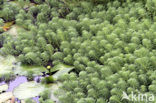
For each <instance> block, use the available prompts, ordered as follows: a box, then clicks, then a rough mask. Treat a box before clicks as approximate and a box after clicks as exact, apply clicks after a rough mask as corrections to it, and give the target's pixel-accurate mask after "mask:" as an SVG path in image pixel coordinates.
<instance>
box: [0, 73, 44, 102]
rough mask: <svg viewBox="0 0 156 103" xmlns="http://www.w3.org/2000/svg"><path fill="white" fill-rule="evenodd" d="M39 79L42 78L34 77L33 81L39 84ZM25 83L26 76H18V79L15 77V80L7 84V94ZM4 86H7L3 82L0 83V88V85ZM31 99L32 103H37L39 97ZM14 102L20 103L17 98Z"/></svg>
mask: <svg viewBox="0 0 156 103" xmlns="http://www.w3.org/2000/svg"><path fill="white" fill-rule="evenodd" d="M41 77H42V76H36V77H35V78H34V81H36V82H37V83H39V82H40V79H41ZM25 82H28V80H27V77H26V76H18V77H16V79H15V80H13V81H10V82H9V88H8V90H7V92H12V91H13V90H14V89H15V88H16V87H18V86H19V85H20V84H23V83H25ZM4 84H7V83H5V82H4V81H3V82H0V86H1V85H4ZM32 99H33V100H34V101H36V103H39V96H38V97H34V98H32ZM16 101H17V102H18V103H21V101H20V100H18V99H17V98H16Z"/></svg>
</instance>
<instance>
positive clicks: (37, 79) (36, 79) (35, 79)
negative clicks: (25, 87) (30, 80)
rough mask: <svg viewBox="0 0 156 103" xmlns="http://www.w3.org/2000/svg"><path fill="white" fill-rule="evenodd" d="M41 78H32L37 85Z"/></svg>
mask: <svg viewBox="0 0 156 103" xmlns="http://www.w3.org/2000/svg"><path fill="white" fill-rule="evenodd" d="M41 78H42V76H36V77H35V78H34V81H35V82H37V83H39V82H40V80H41Z"/></svg>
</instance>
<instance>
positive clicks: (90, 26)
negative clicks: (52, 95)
mask: <svg viewBox="0 0 156 103" xmlns="http://www.w3.org/2000/svg"><path fill="white" fill-rule="evenodd" d="M73 1H74V0H73ZM75 1H76V0H75ZM93 1H94V0H93ZM95 1H96V0H95ZM99 1H100V0H99ZM101 1H102V0H101ZM106 1H107V0H106ZM18 2H19V1H18ZM5 3H6V4H5ZM5 3H4V4H2V3H1V4H2V5H10V4H7V2H5ZM30 3H32V4H33V5H31V6H28V7H27V8H25V6H23V7H20V9H19V8H18V7H15V8H14V6H13V7H12V6H8V7H7V6H6V7H5V6H3V7H2V8H0V9H1V12H2V16H1V19H2V21H12V20H14V21H15V24H16V25H19V26H21V27H23V28H24V29H25V32H18V36H17V38H12V37H11V36H8V35H7V33H3V34H0V45H1V46H2V48H1V49H0V50H1V52H0V53H1V54H3V55H8V54H11V55H14V56H16V57H17V58H18V59H19V61H21V62H22V63H23V64H29V65H47V64H49V63H50V64H53V65H57V64H59V63H65V64H68V65H72V66H74V68H75V69H74V71H73V72H71V73H69V74H67V75H64V76H63V77H61V80H62V81H63V85H62V86H61V88H60V89H61V90H63V91H64V93H62V95H59V100H60V101H61V103H107V102H109V103H130V102H131V101H126V100H123V101H122V93H123V91H124V92H126V93H127V95H128V96H130V95H131V93H132V92H134V93H135V94H138V93H147V94H150V93H152V94H154V95H156V94H155V93H156V92H155V91H156V90H155V87H154V86H155V79H156V76H155V74H156V70H155V68H156V50H155V49H156V23H155V21H156V14H155V6H156V2H155V1H154V0H142V1H140V0H108V1H107V2H105V3H103V2H99V3H95V4H94V2H90V1H87V0H86V1H84V0H83V1H81V0H80V1H79V2H78V3H77V4H75V3H74V2H71V3H69V2H68V1H67V2H65V0H64V1H57V0H45V1H44V2H43V1H42V0H33V1H30ZM5 9H6V10H5ZM10 9H11V11H10ZM3 11H6V13H4V12H3ZM6 14H7V15H6ZM10 15H12V16H10ZM0 23H1V22H0ZM2 23H3V22H2ZM6 35H7V36H6ZM141 102H142V103H143V102H146V101H141Z"/></svg>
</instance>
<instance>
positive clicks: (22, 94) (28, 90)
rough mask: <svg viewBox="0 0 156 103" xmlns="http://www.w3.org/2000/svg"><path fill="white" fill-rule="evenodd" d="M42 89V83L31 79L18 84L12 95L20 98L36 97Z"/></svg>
mask: <svg viewBox="0 0 156 103" xmlns="http://www.w3.org/2000/svg"><path fill="white" fill-rule="evenodd" d="M43 91H44V86H43V85H41V84H39V83H36V82H34V81H32V82H26V83H23V84H21V85H19V86H18V87H17V88H15V89H14V91H13V95H14V96H15V97H16V98H18V99H21V100H22V99H28V98H32V97H36V96H38V95H39V94H40V93H41V92H43Z"/></svg>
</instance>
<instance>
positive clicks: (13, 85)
mask: <svg viewBox="0 0 156 103" xmlns="http://www.w3.org/2000/svg"><path fill="white" fill-rule="evenodd" d="M27 81H28V80H27V77H25V76H19V77H16V79H15V80H14V81H11V82H10V83H9V89H8V90H7V92H12V91H13V90H14V88H16V87H18V86H19V85H20V84H22V83H25V82H27Z"/></svg>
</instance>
